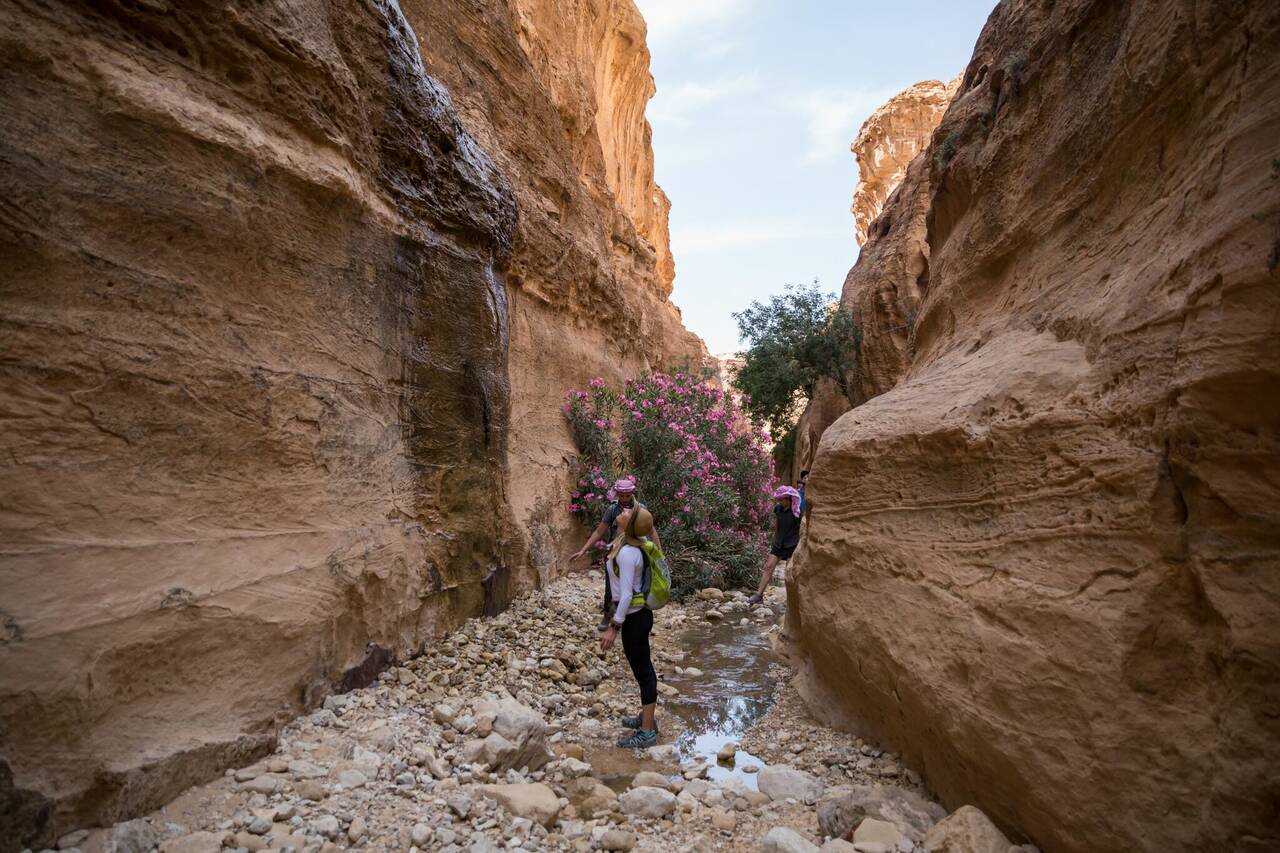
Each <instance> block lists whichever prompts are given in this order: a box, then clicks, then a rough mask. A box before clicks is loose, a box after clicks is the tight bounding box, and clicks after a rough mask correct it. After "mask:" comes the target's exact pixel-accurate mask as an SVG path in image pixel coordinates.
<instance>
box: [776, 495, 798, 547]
mask: <svg viewBox="0 0 1280 853" xmlns="http://www.w3.org/2000/svg"><path fill="white" fill-rule="evenodd" d="M773 517H774V520H775V522H776V523H777V528H776V529H775V530H774V532H773V547H775V548H794V547H796V546H797V545H799V544H800V519H798V518H796V516H795V514H794V513H792V512H791V510H789V509H786V508H784V507H783V506H782V504H777V505H775V506H774V508H773Z"/></svg>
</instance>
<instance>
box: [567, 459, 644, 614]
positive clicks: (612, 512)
mask: <svg viewBox="0 0 1280 853" xmlns="http://www.w3.org/2000/svg"><path fill="white" fill-rule="evenodd" d="M611 491H612V492H613V493H614V494H616V495H617V500H615V501H614V502H613V503H611V504H609V508H608V509H606V510H605V511H604V518H602V519H600V523H599V524H597V525H596V529H595V530H593V531H592V532H591V537H590V538H589V539H587V544H585V545H583V546H582V547H581V548H579V549H578V550H577V551H575V552H574V554H573V555H572V556H571V557H569V559H570V560H576V559H578V558H579V557H582V556H583V555H585V554H586V553H587V552H588V551H590V550H591V549H592V548H593V547H595V544H596V543H597V542H599V541H600V540H601V539H604V537H606V536H608V537H609V538H608V539H605V540H604V541H606V542H612V541H613V540H614V539H616V538H617V537H618V516H620V515H622V513H623V511H624V510H627V509H630V508H631V507H632V506H633V505H635V504H639V505H640V506H642V507H644V504H643V503H640V502H639V501H637V500H636V481H635V478H634V477H623V478H622V479H620V480H618V482H616V483H614V484H613V489H612V490H611ZM645 509H648V507H645ZM649 538H651V539H652V540H653V542H654V544H655V545H657V546H658V547H659V548H661V547H662V540H661V539H659V538H658V526H657V525H656V524H655V525H654V527H653V531H652V532H650V534H649ZM610 604H611V602H610V598H609V573H608V572H605V576H604V607H603V611H604V618H603V619H602V620H601V622H600V624H599V625H597V626H596V629H597V630H599V631H605V630H608V628H609V613H610V611H611V610H612V608H611V607H610Z"/></svg>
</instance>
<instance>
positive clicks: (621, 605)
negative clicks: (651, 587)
mask: <svg viewBox="0 0 1280 853" xmlns="http://www.w3.org/2000/svg"><path fill="white" fill-rule="evenodd" d="M617 522H618V530H619V531H620V532H619V534H618V538H617V539H615V540H614V542H613V547H612V548H610V549H609V559H608V560H606V561H605V572H606V576H607V577H608V579H609V588H610V589H612V590H616V591H617V592H618V594H617V600H616V601H615V602H614V606H613V617H612V619H610V621H609V627H608V629H606V630H605V632H604V633H603V634H602V635H601V636H600V650H601V651H608V650H609V648H610V647H611V646H612V645H613V641H614V640H616V639H617V638H618V635H619V634H621V635H622V651H623V652H624V653H626V656H627V663H628V664H630V665H631V674H632V675H634V676H635V678H636V684H638V685H640V715H639V716H637V717H623V718H622V725H623V726H625V727H626V728H629V729H634V731H633V732H632V733H631V734H629V735H627V736H626V737H624V738H622V739H621V740H619V741H618V746H621V747H626V748H631V749H643V748H645V747H649V746H653V745H654V744H656V743H657V742H658V724H657V722H656V721H655V720H654V718H653V714H654V710H655V709H656V707H657V703H658V674H657V673H656V672H655V671H654V669H653V659H652V658H651V657H650V656H649V634H650V632H652V631H653V611H652V610H650V609H649V608H647V607H645V606H644V605H643V604H632V603H631V601H632V598H633V596H634V595H636V594H637V593H640V592H643V589H644V553H643V552H642V551H641V550H640V548H641V547H642V546H643V544H644V543H643V542H641V541H640V537H642V536H646V535H648V534H650V533H652V532H653V516H652V515H650V514H649V510H647V509H645V508H644V507H642V506H632V507H627V508H626V509H624V510H623V511H622V513H621V514H620V515H619V516H618V518H617Z"/></svg>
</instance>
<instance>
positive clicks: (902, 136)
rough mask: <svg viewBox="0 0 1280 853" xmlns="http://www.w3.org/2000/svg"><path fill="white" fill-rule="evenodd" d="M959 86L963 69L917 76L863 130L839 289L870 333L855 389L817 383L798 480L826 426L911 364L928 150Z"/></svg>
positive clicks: (800, 429)
mask: <svg viewBox="0 0 1280 853" xmlns="http://www.w3.org/2000/svg"><path fill="white" fill-rule="evenodd" d="M959 85H960V78H959V77H957V78H955V79H954V80H952V81H951V82H950V83H947V84H945V85H944V84H942V83H939V82H938V81H936V80H927V81H925V82H923V83H917V84H915V85H914V86H912V87H910V88H909V89H906V90H904V91H902V92H900V93H899V94H897V95H895V96H894V97H892V98H890V99H889V100H888V102H886V103H885V104H884V106H882V107H880V109H878V110H876V111H875V112H874V113H873V114H872V116H871V118H869V119H867V121H866V122H865V123H864V124H863V125H862V129H861V130H859V131H858V137H857V139H856V140H855V141H854V144H853V152H854V154H856V155H857V157H858V169H859V173H860V174H861V179H860V182H859V184H858V188H857V190H856V191H855V192H854V206H853V214H854V219H855V221H856V223H857V228H858V242H859V244H860V245H861V247H862V248H861V250H860V251H859V252H858V260H857V261H856V262H855V263H854V265H853V268H852V269H850V270H849V274H848V275H847V276H845V280H844V287H843V288H842V290H841V292H840V303H841V305H843V306H844V307H846V308H848V309H849V311H851V312H852V313H853V317H854V320H855V321H856V322H857V324H858V329H859V330H860V332H861V335H862V337H861V341H860V343H859V345H858V353H857V370H856V371H855V372H854V373H853V375H851V376H850V377H848V384H849V394H848V396H846V395H845V394H844V393H842V392H841V391H840V389H839V387H838V386H837V385H836V384H835V382H834V381H831V380H824V381H823V382H821V383H819V385H818V387H817V388H816V389H815V391H814V395H813V398H812V399H811V400H810V401H809V403H808V405H807V406H806V407H805V411H804V414H802V415H801V416H800V421H799V423H798V424H797V427H796V449H795V454H794V456H793V462H792V467H793V468H794V471H793V473H792V477H793V478H794V477H796V476H798V475H799V473H800V472H801V471H803V470H805V469H807V468H811V467H812V466H813V460H814V456H815V455H816V454H817V452H818V443H819V441H820V440H821V438H822V434H823V432H825V431H826V429H827V427H829V426H831V425H832V424H833V423H835V422H836V419H837V418H839V417H840V416H841V415H843V414H844V413H845V412H847V411H849V409H850V408H852V407H853V406H854V405H858V404H861V403H863V402H865V401H867V400H869V399H871V398H872V397H874V396H876V395H877V394H883V393H884V392H885V391H888V390H889V389H890V388H892V387H893V386H894V385H896V384H897V383H898V380H899V379H900V378H901V377H902V375H903V373H905V372H906V369H907V365H908V364H909V363H910V352H911V347H912V332H911V329H912V326H913V325H914V323H915V319H916V313H917V310H918V309H919V306H920V300H921V297H922V296H923V294H924V292H925V290H926V289H927V288H928V281H929V244H928V242H927V241H926V240H925V214H926V213H927V212H928V210H929V162H928V157H926V156H925V155H924V149H925V148H926V147H927V146H928V144H929V137H930V135H931V134H932V133H933V130H934V128H935V127H937V126H938V122H939V121H941V120H942V114H943V110H945V109H946V105H947V104H948V103H949V102H950V100H951V98H952V97H954V95H955V93H956V89H957V88H958V87H959ZM908 155H910V156H908ZM903 157H906V158H907V159H906V160H902V158H903Z"/></svg>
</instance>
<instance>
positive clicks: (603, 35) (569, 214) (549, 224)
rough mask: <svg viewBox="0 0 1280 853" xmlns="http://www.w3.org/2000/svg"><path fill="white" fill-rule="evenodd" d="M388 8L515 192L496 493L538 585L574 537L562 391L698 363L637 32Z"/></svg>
mask: <svg viewBox="0 0 1280 853" xmlns="http://www.w3.org/2000/svg"><path fill="white" fill-rule="evenodd" d="M401 5H402V6H403V8H404V9H405V14H406V16H407V17H408V19H409V21H410V22H411V23H412V24H413V26H414V29H415V31H416V32H417V34H418V36H419V37H420V39H421V43H422V45H423V50H424V52H425V60H426V62H427V66H428V69H429V70H430V72H431V73H432V74H433V75H435V76H437V77H438V78H439V79H440V80H441V81H442V82H443V83H445V85H447V86H448V88H449V91H450V93H451V94H452V96H453V98H454V101H455V103H457V104H458V109H459V112H460V113H461V115H462V119H463V123H464V124H465V126H466V127H467V129H468V130H469V131H470V132H471V133H472V134H473V135H475V136H476V138H478V139H479V140H480V142H481V144H482V145H483V146H484V147H485V149H486V150H488V151H489V152H491V153H492V154H493V155H494V157H495V159H496V160H497V161H498V163H499V165H500V166H501V168H502V170H503V172H504V174H506V175H507V176H508V178H509V179H510V180H511V183H512V185H513V187H514V189H515V192H516V199H517V203H518V206H519V210H520V217H519V221H518V223H517V233H516V240H515V249H514V253H513V255H512V257H511V260H510V262H509V266H508V268H509V272H508V275H507V282H508V285H509V287H508V290H507V296H508V300H509V302H508V306H507V309H508V312H509V317H510V369H509V378H510V382H511V420H510V434H509V438H508V442H507V449H508V455H507V461H508V465H509V467H510V471H511V477H510V480H509V486H508V495H509V497H510V500H511V505H512V509H513V512H514V515H515V517H516V519H517V520H518V522H519V526H520V532H521V533H522V535H523V538H524V540H525V542H524V544H525V545H526V546H527V548H528V551H529V559H530V561H531V562H532V564H533V565H534V566H535V567H536V568H537V570H538V571H539V572H540V573H543V574H546V575H551V574H554V573H556V572H559V571H563V569H562V566H563V561H562V560H561V559H560V558H561V557H564V556H567V555H568V554H569V553H571V552H572V551H573V550H576V548H577V546H578V544H579V543H580V542H581V541H583V539H585V537H586V531H585V530H580V529H579V528H578V526H577V525H576V524H574V523H572V522H570V520H569V518H568V516H567V515H566V514H565V513H564V512H563V509H562V507H563V502H562V496H563V495H564V494H565V493H566V491H567V490H566V488H565V482H564V481H565V466H564V459H565V458H568V457H572V456H574V455H576V453H577V449H576V447H575V446H574V444H573V441H572V438H571V436H570V434H569V430H568V426H567V423H566V421H565V418H564V416H563V415H562V414H561V413H560V405H561V403H562V402H563V394H564V391H565V390H566V389H568V388H575V387H576V388H580V387H585V385H586V382H587V381H588V380H589V379H590V378H592V377H593V376H601V377H603V378H604V379H605V380H606V381H608V382H610V383H611V384H614V385H620V384H621V382H622V381H623V379H625V378H627V377H631V376H634V375H636V374H637V373H640V372H643V371H645V370H646V369H650V368H654V369H656V368H660V367H667V366H671V365H678V364H682V363H686V362H687V363H689V364H692V365H694V366H698V365H701V364H703V363H706V362H708V361H709V357H708V355H707V351H706V348H705V346H704V345H703V343H702V341H701V340H699V339H698V338H697V337H696V336H694V335H692V334H691V333H690V332H688V331H687V330H686V329H685V328H684V326H683V323H682V322H681V319H680V312H679V309H677V308H676V307H675V306H674V305H673V304H672V303H671V302H670V301H669V299H668V297H669V295H670V293H671V284H672V280H673V277H674V275H675V266H674V263H673V261H672V259H671V251H670V248H669V245H668V236H667V211H668V208H669V207H670V203H669V202H668V200H667V197H666V195H665V193H663V192H662V190H661V188H660V187H658V186H657V184H656V183H655V182H654V178H653V153H652V148H651V144H650V139H651V130H650V127H649V124H648V122H647V121H646V120H645V118H644V107H645V104H646V103H647V101H648V100H649V98H650V97H651V96H652V95H653V92H654V83H653V78H652V76H651V74H650V72H649V52H648V48H647V47H646V46H645V24H644V21H643V19H642V18H641V17H640V14H639V12H638V11H637V10H636V8H635V5H634V4H633V3H632V0H600V2H594V3H566V2H564V0H506V2H497V3H487V4H480V5H474V4H473V5H471V6H468V7H467V10H466V12H465V13H463V14H460V13H459V11H458V8H457V7H456V6H455V5H454V4H453V3H451V2H444V3H442V2H436V0H405V2H403V3H402V4H401ZM620 303H621V304H620Z"/></svg>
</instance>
